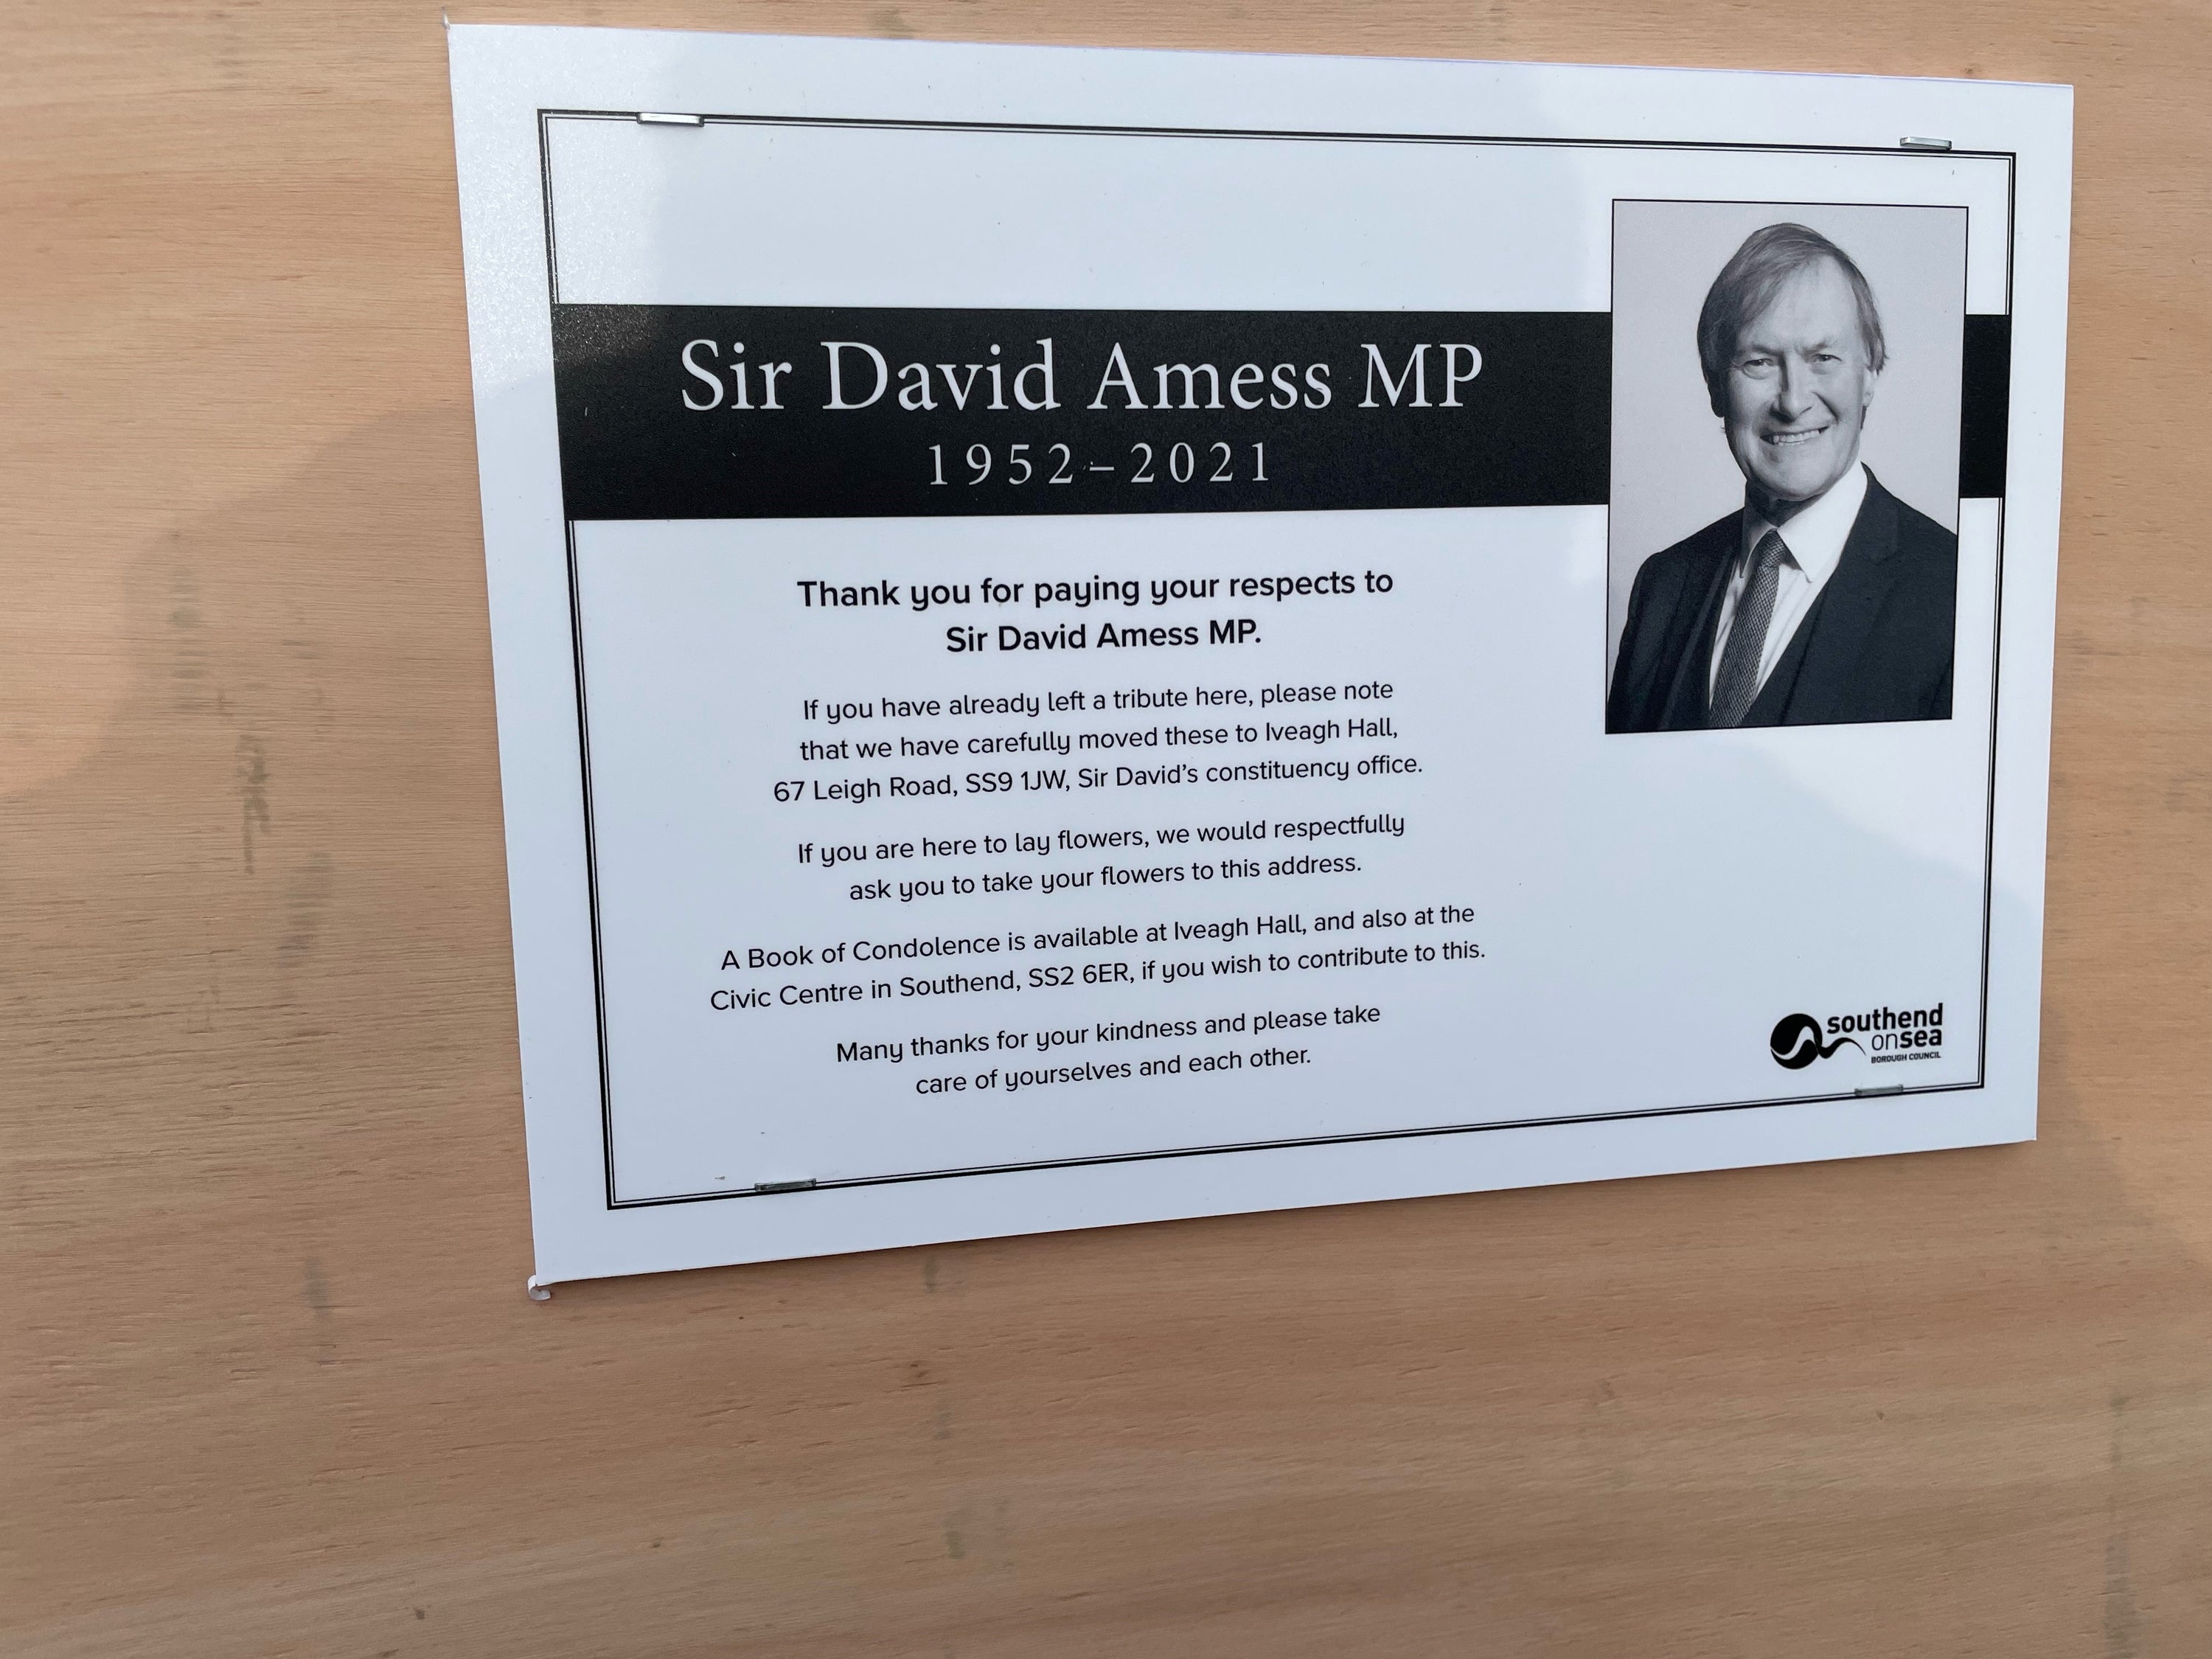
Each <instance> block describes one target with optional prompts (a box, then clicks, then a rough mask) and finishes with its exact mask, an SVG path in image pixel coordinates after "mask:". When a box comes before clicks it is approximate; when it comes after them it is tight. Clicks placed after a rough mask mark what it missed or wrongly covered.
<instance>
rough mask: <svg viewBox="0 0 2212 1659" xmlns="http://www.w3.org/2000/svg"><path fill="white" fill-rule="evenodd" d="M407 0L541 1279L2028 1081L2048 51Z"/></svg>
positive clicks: (1069, 1223)
mask: <svg viewBox="0 0 2212 1659" xmlns="http://www.w3.org/2000/svg"><path fill="white" fill-rule="evenodd" d="M450 40H451V48H452V57H453V110H454V127H455V132H456V138H457V143H458V145H459V174H460V191H461V210H462V222H463V228H464V233H465V249H466V256H467V270H468V289H469V292H468V300H469V324H470V335H471V353H472V358H473V362H474V368H475V379H476V406H477V441H478V448H479V455H480V462H481V467H482V477H483V522H484V544H485V557H486V561H487V564H488V568H489V577H490V606H491V625H492V641H493V648H494V659H495V666H496V671H497V686H498V708H499V734H500V764H501V781H502V782H503V785H504V789H505V800H506V815H507V858H508V877H509V881H510V884H511V893H512V898H513V927H514V957H515V981H516V990H517V1003H518V1009H519V1012H520V1024H521V1049H522V1075H523V1083H524V1095H525V1103H526V1111H527V1116H528V1128H529V1146H530V1177H531V1193H532V1212H533V1217H534V1221H535V1229H536V1235H537V1279H538V1281H539V1282H541V1283H544V1282H551V1281H555V1280H559V1279H576V1278H582V1277H589V1276H593V1275H599V1274H608V1273H643V1272H652V1271H657V1270H660V1269H665V1268H672V1267H696V1266H703V1265H708V1264H711V1263H717V1262H734V1261H757V1260H763V1259H766V1258H772V1257H782V1256H794V1255H817V1254H823V1253H827V1252H832V1251H842V1250H860V1249H877V1248H880V1247H884V1246H890V1245H901V1244H915V1243H925V1242H929V1241H935V1240H944V1239H954V1238H968V1237H983V1236H989V1235H998V1234H1007V1233H1018V1232H1032V1231H1045V1230H1049V1229H1059V1228H1070V1227H1085V1226H1096V1225H1105V1224H1111V1223H1121V1222H1134V1221H1147V1220H1154V1219H1159V1218H1168V1217H1177V1216H1194V1215H1206V1214H1217V1213H1221V1212H1230V1211H1239V1210H1255V1209H1267V1208H1279V1207H1289V1206H1305V1205H1319V1204H1337V1203H1346V1202H1352V1201H1361V1200H1375V1199H1387V1198H1400V1197H1406V1196H1410V1195H1413V1194H1435V1193H1449V1192H1464V1191H1471V1190H1476V1189H1480V1188H1499V1187H1509V1186H1522V1185H1530V1184H1536V1183H1542V1182H1565V1181H1587V1180H1597V1179H1605V1178H1610V1177H1615V1176H1636V1175H1650V1174H1657V1173H1661V1172H1665V1171H1671V1170H1705V1169H1717V1168H1723V1167H1729V1166H1734V1165H1745V1164H1768V1163H1780V1162H1786V1161H1792V1160H1799V1159H1809V1158H1846V1157H1855V1156H1859V1155H1863V1154H1868V1153H1879V1152H1910V1151H1917V1150H1921V1149H1924V1148H1930V1147H1939V1146H1976V1145H1984V1144H1989V1143H1994V1142H2000V1141H2011V1140H2020V1139H2027V1138H2030V1137H2032V1136H2033V1134H2034V1132H2035V1098H2036V1034H2037V1004H2038V992H2039V968H2040V938H2041V933H2042V923H2043V854H2044V824H2045V787H2046V771H2047V754H2048V746H2049V745H2048V739H2049V731H2050V720H2051V611H2052V599H2053V591H2054V586H2055V579H2056V561H2057V541H2058V495H2059V488H2058V467H2059V454H2060V408H2061V397H2062V368H2063V360H2064V347H2065V338H2064V325H2065V307H2066V252H2067V216H2068V207H2069V154H2070V144H2071V121H2072V101H2071V94H2070V93H2069V91H2068V89H2066V88H2057V87H2027V86H2004V85H1990V84H1985V83H1982V82H1938V81H1905V80H1875V79H1864V78H1842V77H1826V76H1767V75H1747V74H1710V73H1699V72H1692V71H1680V70H1665V71H1662V70H1624V69H1569V68H1555V67H1544V66H1534V65H1520V64H1446V63H1412V62H1384V61H1364V60H1353V59H1340V58H1240V57H1213V56H1194V55H1184V54H1170V53H1142V52H1095V51H1066V50H1040V49H1031V48H1018V47H978V46H932V45H923V44H916V43H909V42H896V43H882V42H866V43H863V42H854V41H829V40H789V39H784V40H769V39H755V38H746V37H737V36H718V35H705V34H678V33H627V32H617V31H601V30H589V29H538V28H507V27H456V28H454V29H453V30H452V31H451V34H450Z"/></svg>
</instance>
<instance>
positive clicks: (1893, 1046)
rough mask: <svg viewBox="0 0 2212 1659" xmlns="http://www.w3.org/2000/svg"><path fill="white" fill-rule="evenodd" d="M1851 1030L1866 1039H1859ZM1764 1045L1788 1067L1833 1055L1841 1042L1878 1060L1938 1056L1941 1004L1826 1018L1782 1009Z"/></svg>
mask: <svg viewBox="0 0 2212 1659" xmlns="http://www.w3.org/2000/svg"><path fill="white" fill-rule="evenodd" d="M1854 1033H1858V1034H1860V1035H1863V1036H1864V1037H1865V1039H1866V1040H1865V1041H1864V1042H1861V1041H1860V1040H1859V1036H1855V1035H1853V1034H1854ZM1823 1038H1825V1039H1826V1041H1825V1042H1824V1041H1823V1040H1822V1039H1823ZM1766 1047H1767V1051H1768V1052H1769V1053H1770V1054H1772V1055H1773V1056H1774V1063H1775V1064H1776V1065H1777V1066H1783V1067H1784V1068H1786V1069H1787V1070H1790V1071H1792V1072H1801V1071H1802V1070H1804V1069H1805V1067H1806V1066H1810V1065H1811V1064H1812V1063H1813V1062H1814V1060H1832V1059H1833V1058H1835V1056H1836V1055H1837V1054H1838V1053H1839V1052H1841V1051H1842V1050H1843V1049H1844V1048H1857V1050H1858V1051H1859V1052H1860V1053H1861V1054H1864V1055H1865V1056H1866V1057H1867V1059H1868V1060H1869V1061H1871V1062H1872V1063H1873V1064H1875V1065H1877V1066H1879V1065H1881V1063H1882V1062H1884V1061H1885V1060H1941V1059H1942V1057H1943V1005H1942V1003H1940V1002H1939V1003H1937V1004H1936V1006H1934V1007H1932V1008H1904V1009H1899V1008H1890V1007H1886V1006H1885V1007H1881V1008H1869V1010H1867V1012H1864V1013H1863V1014H1831V1015H1829V1016H1828V1018H1827V1019H1826V1021H1825V1022H1824V1021H1821V1020H1818V1019H1815V1018H1814V1017H1813V1016H1812V1015H1810V1014H1785V1015H1784V1016H1783V1017H1782V1018H1780V1019H1778V1020H1777V1021H1776V1022H1775V1024H1774V1030H1773V1031H1772V1032H1771V1034H1770V1035H1769V1036H1768V1037H1767V1039H1766Z"/></svg>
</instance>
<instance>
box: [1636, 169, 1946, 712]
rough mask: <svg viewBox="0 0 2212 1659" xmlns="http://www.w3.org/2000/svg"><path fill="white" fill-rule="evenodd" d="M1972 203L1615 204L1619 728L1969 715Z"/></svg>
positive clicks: (1638, 202)
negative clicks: (1966, 549)
mask: <svg viewBox="0 0 2212 1659" xmlns="http://www.w3.org/2000/svg"><path fill="white" fill-rule="evenodd" d="M1965 318H1966V210H1965V209H1963V208H1950V207H1897V206H1884V205H1874V204H1863V205H1862V204H1850V205H1838V204H1825V203H1823V204H1804V203H1786V202H1763V203H1762V202H1680V201H1619V202H1616V203H1615V204H1613V446H1612V473H1613V483H1612V507H1611V515H1610V526H1609V530H1608V535H1607V589H1606V600H1607V603H1606V624H1607V634H1606V730H1607V732H1615V733H1621V732H1697V731H1713V730H1720V729H1725V728H1728V727H1732V726H1836V725H1846V724H1864V723H1870V722H1879V721H1896V720H1948V719H1949V718H1950V717H1951V694H1952V682H1953V659H1954V653H1955V649H1956V637H1955V636H1956V627H1955V617H1956V610H1957V593H1958V528H1959V424H1960V371H1961V360H1962V350H1963V343H1962V337H1963V333H1964V329H1965Z"/></svg>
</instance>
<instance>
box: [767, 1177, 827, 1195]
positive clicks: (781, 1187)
mask: <svg viewBox="0 0 2212 1659" xmlns="http://www.w3.org/2000/svg"><path fill="white" fill-rule="evenodd" d="M814 1185H815V1182H814V1177H813V1176H807V1177H806V1179H805V1180H804V1181H756V1182H753V1190H754V1191H755V1192H757V1193H810V1192H812V1191H813V1190H814Z"/></svg>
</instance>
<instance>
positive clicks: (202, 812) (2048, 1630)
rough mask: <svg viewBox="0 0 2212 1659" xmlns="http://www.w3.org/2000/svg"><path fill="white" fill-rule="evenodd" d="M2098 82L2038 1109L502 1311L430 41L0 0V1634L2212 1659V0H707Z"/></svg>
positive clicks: (406, 18)
mask: <svg viewBox="0 0 2212 1659" xmlns="http://www.w3.org/2000/svg"><path fill="white" fill-rule="evenodd" d="M465 15H467V16H468V17H470V18H471V20H483V21H489V20H495V19H504V20H507V21H592V22H607V23H614V22H627V23H635V24H668V25H689V26H696V27H726V28H741V27H753V28H762V29H772V30H782V31H795V30H804V31H811V32H818V33H877V34H907V33H918V34H923V35H932V36H942V37H946V38H963V39H1002V40H1038V41H1048V40H1049V41H1070V42H1073V41H1090V42H1102V43H1116V44H1127V45H1162V46H1212V47H1225V48H1255V49H1257V48H1264V49H1274V50H1287V51H1298V52H1305V51H1332V50H1333V51H1343V52H1394V53H1408V54H1423V55H1438V56H1468V57H1500V58H1560V59H1579V60H1594V61H1605V62H1631V63H1635V62H1649V63H1656V64H1712V65H1739V66H1745V67H1771V68H1802V69H1824V70H1869V71H1875V72H1882V73H1900V74H1902V73H1917V74H1943V75H1978V76H2006V77H2015V78H2023V79H2039V80H2060V81H2071V82H2075V83H2076V85H2077V86H2078V87H2079V88H2080V92H2079V100H2080V101H2079V106H2078V118H2079V167H2078V172H2077V175H2076V195H2075V264H2074V311H2073V332H2072V354H2071V368H2070V399H2069V410H2068V441H2067V476H2066V526H2065V540H2064V554H2063V573H2062V577H2061V584H2060V612H2059V635H2058V653H2059V654H2058V665H2057V738H2056V752H2055V756H2054V760H2055V769H2054V774H2053V779H2052V786H2051V828H2052V835H2051V874H2050V929H2049V940H2050V956H2049V965H2048V979H2047V1008H2048V1013H2047V1023H2046V1028H2045V1029H2046V1039H2045V1051H2044V1077H2045V1089H2044V1099H2043V1139H2042V1140H2041V1141H2040V1142H2039V1144H2037V1145H2034V1146H2022V1147H2015V1148H2008V1149H2003V1150H1998V1151H1986V1152H1956V1153H1947V1154H1942V1155H1936V1156H1929V1157H1921V1158H1899V1159H1886V1160H1878V1161H1873V1162H1868V1163H1862V1164H1847V1165H1832V1166H1826V1167H1818V1168H1805V1169H1790V1170H1759V1171H1753V1172H1748V1173H1741V1174H1729V1175H1716V1176H1694V1177H1677V1178H1674V1179H1668V1180H1658V1181H1648V1182H1632V1183H1624V1184H1619V1185H1613V1186H1609V1187H1601V1188H1579V1189H1561V1190H1554V1191H1544V1192H1527V1193H1515V1194H1499V1195H1495V1196H1487V1197H1472V1198H1465V1199H1452V1200H1433V1201H1427V1202H1420V1203H1407V1204H1397V1205H1383V1206H1369V1207H1361V1208H1347V1209H1340V1210H1333V1211H1322V1212H1309V1213H1304V1214H1296V1215H1262V1216H1251V1217H1244V1218H1235V1219H1229V1220H1220V1221H1206V1222H1194V1223H1187V1224H1182V1225H1171V1226H1158V1227H1146V1228H1133V1229H1126V1230H1121V1231H1105V1232H1097V1233H1090V1234H1081V1235H1074V1236H1068V1237H1047V1238H1035V1239H1021V1240H1014V1241H1009V1242H1005V1243H984V1244H976V1245H969V1246H959V1247H954V1248H945V1249H930V1250H919V1251H911V1252H903V1253H894V1254H886V1255H877V1256H871V1257H861V1258H854V1259H848V1260H840V1261H817V1262H801V1263H797V1264H792V1265H787V1266H779V1267H765V1268H751V1269H737V1270H730V1271H720V1272H711V1273H694V1274H689V1275H678V1276H671V1277H667V1278H662V1279H647V1280H633V1281H626V1282H624V1281H618V1282H611V1283H602V1284H592V1285H571V1286H564V1287H562V1290H561V1291H560V1292H559V1294H558V1297H557V1299H556V1300H555V1301H554V1302H553V1303H551V1304H549V1305H545V1306H538V1305H533V1304H531V1303H529V1302H527V1301H526V1300H525V1299H524V1297H523V1294H522V1279H523V1276H524V1274H525V1273H526V1271H527V1268H528V1265H529V1259H530V1252H529V1243H528V1234H527V1223H526V1196H525V1182H524V1163H523V1148H522V1133H521V1112H520V1102H519V1097H518V1086H517V1080H516V1060H515V1051H514V1018H513V1003H512V990H511V981H510V969H509V960H508V954H507V949H508V947H507V920H506V894H505V888H504V875H503V871H502V865H501V841H500V816H499V790H498V780H497V774H496V768H495V757H494V751H493V740H492V707H491V687H490V678H489V660H488V650H487V644H486V630H485V618H484V594H483V565H482V560H481V550H480V546H479V541H478V532H477V501H476V477H475V470H474V465H475V464H474V457H473V453H472V449H471V426H470V414H469V383H468V361H467V354H466V349H465V339H464V334H463V324H462V290H461V272H460V257H459V241H458V234H457V230H456V223H455V206H454V191H453V149H452V138H451V129H450V121H449V112H448V106H447V89H446V80H445V54H444V48H443V42H442V40H441V34H440V30H439V27H438V11H437V7H436V5H435V3H430V0H420V3H413V4H408V5H395V4H389V3H374V0H349V3H338V0H297V3H291V4H286V5H281V6H270V5H263V4H257V3H252V0H223V3H219V4H216V3H209V4H203V5H176V4H161V3H151V0H149V3H143V4H129V3H94V4H83V3H74V4H73V3H64V0H15V3H14V4H11V5H9V7H8V8H6V9H5V10H4V11H0V158H4V160H3V161H0V399H4V410H5V418H4V422H0V1167H4V1171H5V1184H4V1188H0V1237H3V1238H4V1241H5V1255H4V1260H0V1386H4V1397H0V1500H4V1501H0V1651H4V1652H6V1653H8V1654H9V1655H11V1656H57V1659H58V1656H101V1659H111V1656H136V1655H156V1654H158V1655H164V1656H169V1655H179V1656H210V1659H214V1656H221V1659H240V1656H254V1655H280V1654H281V1655H318V1656H319V1655H336V1656H355V1655H358V1656H361V1659H398V1656H407V1659H416V1656H425V1655H451V1656H461V1659H504V1656H517V1659H521V1656H528V1659H547V1656H561V1659H565V1656H584V1655H607V1656H640V1655H651V1656H664V1655H665V1656H700V1659H705V1656H717V1659H720V1656H732V1655H763V1656H778V1659H782V1656H793V1659H805V1656H840V1659H842V1656H854V1655H870V1656H872V1655H909V1654H911V1655H916V1656H927V1659H939V1656H958V1659H978V1656H1004V1659H1017V1656H1019V1659H1030V1656H1050V1659H1066V1656H1086V1655H1094V1654H1095V1655H1122V1654H1145V1655H1162V1656H1181V1655H1186V1654H1188V1655H1206V1656H1242V1655H1266V1656H1270V1659H1274V1656H1304V1655H1313V1656H1338V1655H1346V1654H1355V1653H1356V1654H1361V1655H1423V1656H1425V1655H1432V1654H1455V1655H1457V1654H1466V1655H1480V1656H1485V1659H1488V1656H1501V1655H1524V1654H1526V1655H1547V1656H1548V1655H1594V1656H1613V1655H1622V1656H1636V1659H1653V1656H1672V1655H1684V1656H1691V1655H1695V1656H1710V1655H1723V1656H1728V1655H1742V1656H1768V1655H1772V1656H1787V1659H1817V1656H1838V1659H1867V1656H1887V1655H1905V1654H1929V1655H1942V1656H1966V1655H1975V1656H1980V1655H1987V1656H1997V1659H2022V1656H2045V1655H2050V1656H2068V1659H2074V1656H2107V1659H2116V1656H2149V1655H2160V1656H2163V1655H2175V1656H2180V1655H2187V1656H2191V1659H2203V1656H2206V1655H2207V1654H2208V1653H2212V1113H2208V1110H2207V1107H2208V1099H2207V1096H2208V1083H2207V1079H2208V1076H2212V1040H2208V1024H2212V1020H2209V1019H2208V1016H2209V1015H2212V1007H2208V991H2212V984H2208V981H2212V973H2208V952H2207V944H2208V939H2212V927H2208V897H2212V833H2208V823H2212V732H2208V725H2212V695H2208V694H2212V605H2208V601H2212V528H2209V527H2212V483H2208V479H2212V465H2208V449H2207V428H2208V416H2212V408H2208V387H2212V326H2209V325H2208V320H2207V317H2208V301H2212V165H2209V164H2208V162H2209V161H2212V94H2208V90H2207V89H2208V88H2209V87H2212V11H2208V9H2207V8H2206V6H2205V5H2204V3H2203V0H2191V3H2185V4H2172V3H2142V4H2138V5H2134V6H2114V5H2111V4H2109V3H2106V4H2096V3H2089V4H2084V3H2081V0H2020V3H2005V4H1997V3H1993V0H1967V3H1963V4H1954V5H1948V6H1930V5H1927V4H1924V3H1921V0H1875V3H1872V4H1868V5H1862V6H1857V7H1836V8H1828V9H1806V8H1802V7H1788V8H1783V7H1771V6H1753V5H1744V4H1731V3H1715V0H1689V3H1685V4H1681V5H1675V6H1654V5H1651V4H1650V3H1648V0H1553V3H1552V4H1549V5H1547V6H1544V7H1528V6H1521V7H1509V6H1507V5H1505V4H1504V3H1501V0H1481V3H1465V4H1452V5H1446V4H1439V3H1435V0H1389V3H1370V0H1358V3H1355V0H1337V3H1334V4H1322V3H1310V0H1307V3H1286V4H1279V5H1269V6H1262V5H1260V4H1258V3H1256V0H1255V3H1252V4H1249V5H1222V4H1210V5H1186V4H1176V3H1169V0H1097V3H1093V4H1090V5H1086V6H1083V7H1080V8H1077V7H1059V6H1052V5H1048V4H1045V3H1042V0H1029V3H1011V0H1004V3H1002V0H927V3H908V0H899V3H898V4H896V6H892V5H884V4H880V3H865V0H864V3H859V4H834V5H822V6H818V7H808V6H800V5H796V4H791V3H771V0H726V3H716V4H708V3H704V0H690V3H687V0H662V3H647V0H637V3H616V0H609V3H578V0H545V3H544V4H542V5H540V6H538V7H535V8H533V9H520V8H507V9H497V8H492V9H487V8H483V7H472V8H469V9H467V10H466V11H465Z"/></svg>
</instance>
